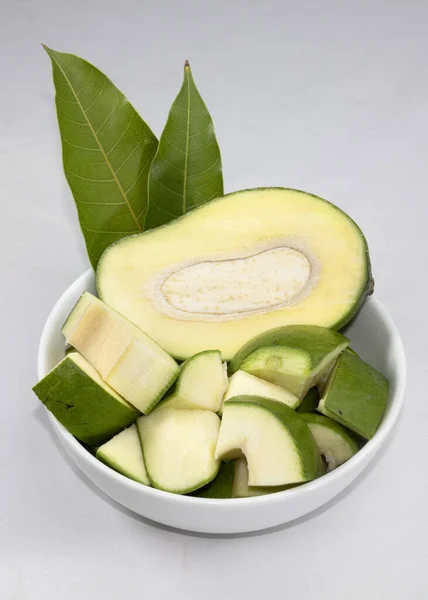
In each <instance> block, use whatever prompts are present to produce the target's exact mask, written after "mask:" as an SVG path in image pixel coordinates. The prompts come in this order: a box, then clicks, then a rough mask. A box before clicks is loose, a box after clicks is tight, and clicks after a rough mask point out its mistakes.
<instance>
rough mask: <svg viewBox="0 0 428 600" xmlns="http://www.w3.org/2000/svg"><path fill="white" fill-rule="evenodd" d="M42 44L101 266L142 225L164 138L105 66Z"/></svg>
mask: <svg viewBox="0 0 428 600" xmlns="http://www.w3.org/2000/svg"><path fill="white" fill-rule="evenodd" d="M44 48H45V50H46V52H47V53H48V54H49V56H50V58H51V60H52V68H53V79H54V84H55V90H56V97H55V102H56V109H57V115H58V123H59V129H60V133H61V141H62V156H63V163H64V171H65V176H66V178H67V181H68V184H69V186H70V188H71V191H72V193H73V196H74V200H75V202H76V206H77V211H78V215H79V221H80V225H81V228H82V232H83V235H84V237H85V242H86V247H87V250H88V254H89V258H90V261H91V264H92V266H93V267H94V268H95V267H96V265H97V263H98V260H99V258H100V256H101V254H102V252H103V251H104V249H105V248H107V246H109V245H110V244H112V243H113V242H116V241H117V240H119V239H121V238H122V237H124V236H126V235H130V234H132V233H137V232H140V231H142V230H143V229H144V220H145V217H146V212H147V206H148V189H147V178H148V173H149V169H150V165H151V163H152V160H153V157H154V155H155V153H156V149H157V145H158V142H157V139H156V137H155V136H154V134H153V133H152V131H151V129H150V128H149V126H148V125H147V124H146V123H145V122H144V121H143V119H142V118H141V117H140V116H139V115H138V113H137V112H136V110H135V109H134V108H133V107H132V106H131V104H130V103H129V101H128V100H127V98H125V96H124V95H123V94H122V93H121V92H120V91H119V90H118V89H117V88H116V87H115V86H114V85H113V83H112V82H111V81H110V79H108V78H107V77H106V76H105V75H104V74H103V73H101V71H99V70H98V69H97V68H96V67H94V66H93V65H91V64H90V63H88V62H86V61H85V60H83V59H81V58H79V57H78V56H74V55H72V54H64V53H62V52H55V51H54V50H51V49H50V48H47V47H46V46H44Z"/></svg>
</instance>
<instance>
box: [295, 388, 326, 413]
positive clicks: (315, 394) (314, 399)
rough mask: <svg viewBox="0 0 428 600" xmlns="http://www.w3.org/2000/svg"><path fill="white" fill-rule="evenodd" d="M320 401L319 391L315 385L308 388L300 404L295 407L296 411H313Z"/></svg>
mask: <svg viewBox="0 0 428 600" xmlns="http://www.w3.org/2000/svg"><path fill="white" fill-rule="evenodd" d="M319 401H320V393H319V391H318V390H317V388H316V387H313V388H311V389H310V390H309V392H308V393H307V394H306V396H305V397H304V398H303V400H302V403H301V404H300V406H298V407H297V408H296V411H297V412H298V413H314V412H315V410H316V408H317V406H318V404H319Z"/></svg>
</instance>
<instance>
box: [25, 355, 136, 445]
mask: <svg viewBox="0 0 428 600" xmlns="http://www.w3.org/2000/svg"><path fill="white" fill-rule="evenodd" d="M71 357H72V354H69V355H67V356H66V358H64V359H63V360H62V361H61V362H60V363H59V364H58V365H57V366H56V367H55V368H54V369H53V370H52V371H50V373H48V374H47V375H46V377H44V378H43V379H42V380H41V381H39V383H37V384H36V385H35V386H34V387H33V391H34V392H35V394H36V395H37V396H38V398H39V399H40V400H41V401H42V403H43V404H44V405H45V406H46V408H47V409H48V410H49V411H50V412H51V413H52V414H53V415H54V417H55V418H56V419H57V420H58V421H59V422H60V423H61V424H62V425H64V427H65V428H66V429H67V430H68V431H69V432H70V433H71V434H72V435H74V436H75V437H76V438H77V439H78V440H80V441H81V442H83V443H85V444H87V445H88V446H99V445H101V444H103V443H104V442H106V441H107V440H109V439H110V438H112V437H113V436H115V435H116V434H117V433H119V432H120V431H122V429H125V428H126V427H128V426H129V425H131V423H133V422H134V421H135V420H136V419H137V417H139V416H140V414H141V413H140V411H138V410H137V409H136V408H134V407H133V406H131V405H130V404H129V405H128V404H125V403H123V404H122V403H121V402H119V401H118V400H117V399H116V398H114V396H112V395H110V394H109V392H108V391H107V390H105V389H103V388H102V387H101V386H99V385H98V383H96V381H94V380H93V379H92V378H91V377H90V376H89V375H88V374H87V373H85V371H83V370H82V369H81V368H80V367H79V366H78V365H77V364H76V363H75V362H74V361H73V360H72V358H71Z"/></svg>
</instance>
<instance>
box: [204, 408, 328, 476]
mask: <svg viewBox="0 0 428 600" xmlns="http://www.w3.org/2000/svg"><path fill="white" fill-rule="evenodd" d="M242 455H244V456H245V458H246V460H247V463H248V473H249V476H248V484H249V485H250V486H257V487H258V486H262V487H265V486H282V485H288V484H294V483H302V482H304V481H310V480H311V479H315V478H316V477H318V476H319V475H321V473H322V470H323V467H322V461H321V455H320V453H319V450H318V447H317V445H316V443H315V440H314V438H313V436H312V434H311V432H310V431H309V428H308V426H307V425H306V423H305V421H304V420H303V419H302V418H301V417H300V415H299V414H298V413H296V412H295V411H294V410H293V409H292V408H290V407H289V406H287V405H286V404H283V403H282V402H277V401H275V400H269V399H267V398H259V397H257V396H237V397H235V398H231V399H230V400H228V401H227V402H225V404H224V407H223V419H222V422H221V427H220V433H219V436H218V441H217V447H216V451H215V456H216V458H219V459H222V460H230V459H234V458H240V457H242Z"/></svg>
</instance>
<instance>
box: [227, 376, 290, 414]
mask: <svg viewBox="0 0 428 600" xmlns="http://www.w3.org/2000/svg"><path fill="white" fill-rule="evenodd" d="M241 395H250V396H259V397H261V398H270V399H271V400H278V402H283V403H284V404H287V405H288V406H290V407H291V408H297V406H299V404H300V402H301V400H300V399H299V398H298V397H297V396H296V395H295V394H293V393H292V392H289V391H288V390H285V389H284V388H282V387H279V385H275V384H274V383H270V382H269V381H264V380H263V379H260V377H256V376H255V375H251V374H250V373H246V372H245V371H237V372H236V373H234V374H233V375H232V377H231V378H230V380H229V386H228V388H227V390H226V393H225V395H224V398H223V405H224V403H225V402H226V401H227V400H229V399H230V398H233V397H234V396H241ZM223 405H222V406H223Z"/></svg>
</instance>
